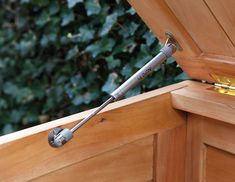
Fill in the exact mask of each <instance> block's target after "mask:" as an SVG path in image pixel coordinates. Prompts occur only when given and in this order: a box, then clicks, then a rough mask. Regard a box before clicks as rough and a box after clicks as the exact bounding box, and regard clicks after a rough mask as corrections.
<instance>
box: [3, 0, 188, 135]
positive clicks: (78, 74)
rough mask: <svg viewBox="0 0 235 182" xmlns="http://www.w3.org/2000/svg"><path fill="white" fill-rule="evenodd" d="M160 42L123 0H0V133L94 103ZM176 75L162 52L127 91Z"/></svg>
mask: <svg viewBox="0 0 235 182" xmlns="http://www.w3.org/2000/svg"><path fill="white" fill-rule="evenodd" d="M156 18H157V17H156ZM160 48H161V45H160V43H159V42H158V40H157V39H156V37H155V36H154V35H153V34H152V33H151V32H150V31H149V29H148V28H147V27H146V25H145V24H144V23H143V22H142V20H141V19H140V18H139V17H138V15H137V14H136V12H135V10H134V9H133V8H131V7H130V5H129V4H128V3H127V2H125V1H120V0H116V1H115V0H107V1H101V0H68V1H64V0H62V1H50V0H20V1H14V0H13V1H8V0H0V128H1V133H2V134H6V133H9V132H12V131H15V130H19V129H22V128H26V127H29V126H33V125H36V124H39V123H44V122H47V121H49V120H52V119H55V118H60V117H63V116H67V115H69V114H73V113H76V112H79V111H83V110H86V109H89V108H91V107H95V106H98V105H99V104H101V103H102V102H103V101H104V100H105V99H107V98H108V94H109V93H110V92H112V91H113V90H114V89H115V88H117V87H118V86H119V85H120V84H121V83H122V82H124V81H125V80H126V79H127V78H129V77H130V76H131V75H132V74H133V73H135V72H136V71H137V70H138V69H139V68H141V67H142V66H143V65H144V64H145V63H146V62H147V61H149V60H150V59H151V58H152V57H153V56H154V55H156V54H157V53H158V52H159V49H160ZM182 79H185V78H184V75H183V74H182V71H181V69H180V68H179V67H178V66H177V64H176V63H175V62H174V60H173V59H169V60H168V61H167V63H166V64H165V65H163V66H162V67H161V68H158V69H156V71H155V72H154V73H153V74H152V75H151V76H150V77H148V78H147V79H146V80H144V81H143V82H142V84H141V85H138V86H136V87H135V88H134V89H133V90H131V91H130V92H129V93H128V94H127V95H126V97H129V96H133V95H136V94H139V93H141V92H145V91H148V90H152V89H155V88H159V87H162V86H165V85H169V84H172V83H174V82H177V81H180V80H182Z"/></svg>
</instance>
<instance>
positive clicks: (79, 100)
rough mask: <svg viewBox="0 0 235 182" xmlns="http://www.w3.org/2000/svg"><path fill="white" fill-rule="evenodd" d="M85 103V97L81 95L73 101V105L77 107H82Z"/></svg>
mask: <svg viewBox="0 0 235 182" xmlns="http://www.w3.org/2000/svg"><path fill="white" fill-rule="evenodd" d="M83 102H84V97H83V96H81V95H77V96H76V97H75V98H74V99H73V100H72V103H73V104H74V105H75V106H78V105H81V104H82V103H83Z"/></svg>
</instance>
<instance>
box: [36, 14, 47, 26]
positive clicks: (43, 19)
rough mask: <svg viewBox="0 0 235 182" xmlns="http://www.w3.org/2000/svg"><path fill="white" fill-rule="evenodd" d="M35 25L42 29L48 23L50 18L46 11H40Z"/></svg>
mask: <svg viewBox="0 0 235 182" xmlns="http://www.w3.org/2000/svg"><path fill="white" fill-rule="evenodd" d="M35 19H36V25H37V26H39V27H43V26H44V25H45V24H46V23H47V22H49V21H50V16H49V14H48V13H47V11H42V13H41V14H40V15H39V16H37V17H36V18H35Z"/></svg>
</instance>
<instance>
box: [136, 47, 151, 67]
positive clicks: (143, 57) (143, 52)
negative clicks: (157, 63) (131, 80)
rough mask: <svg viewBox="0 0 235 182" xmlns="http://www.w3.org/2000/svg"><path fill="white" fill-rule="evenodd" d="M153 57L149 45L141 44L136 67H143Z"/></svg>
mask: <svg viewBox="0 0 235 182" xmlns="http://www.w3.org/2000/svg"><path fill="white" fill-rule="evenodd" d="M151 58H152V56H151V53H150V51H149V48H148V46H146V45H144V44H141V46H140V52H139V53H138V55H137V63H136V64H135V67H136V68H142V67H143V66H144V65H145V64H146V63H147V62H148V61H149V60H150V59H151Z"/></svg>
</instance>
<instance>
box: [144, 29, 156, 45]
mask: <svg viewBox="0 0 235 182" xmlns="http://www.w3.org/2000/svg"><path fill="white" fill-rule="evenodd" d="M143 37H144V39H145V41H146V44H147V45H148V46H150V45H152V44H153V43H154V41H155V40H156V37H155V36H154V35H153V33H152V32H150V31H147V32H146V33H145V34H144V36H143Z"/></svg>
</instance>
